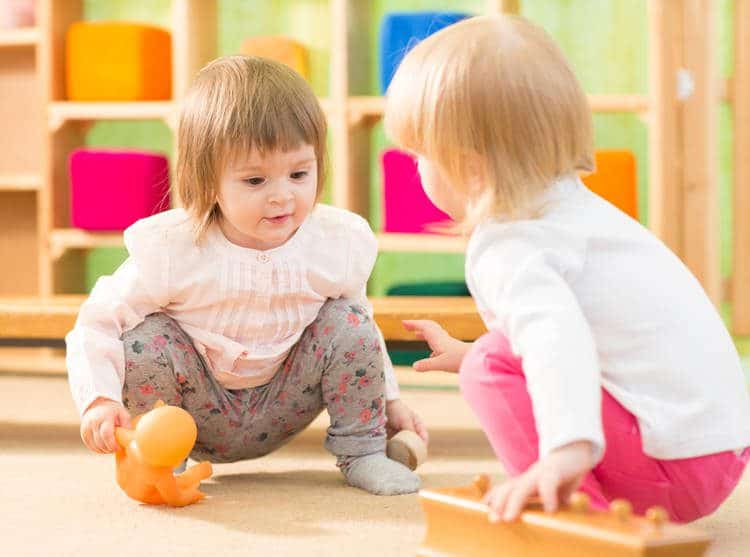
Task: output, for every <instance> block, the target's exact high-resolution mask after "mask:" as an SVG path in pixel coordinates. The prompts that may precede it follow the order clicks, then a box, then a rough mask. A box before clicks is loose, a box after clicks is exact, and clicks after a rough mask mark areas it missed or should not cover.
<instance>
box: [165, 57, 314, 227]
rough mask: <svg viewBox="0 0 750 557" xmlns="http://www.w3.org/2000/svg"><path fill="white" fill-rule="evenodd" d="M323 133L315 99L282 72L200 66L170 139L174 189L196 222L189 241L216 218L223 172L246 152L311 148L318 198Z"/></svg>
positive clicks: (233, 61)
mask: <svg viewBox="0 0 750 557" xmlns="http://www.w3.org/2000/svg"><path fill="white" fill-rule="evenodd" d="M326 129H327V126H326V119H325V115H324V113H323V110H322V108H321V107H320V103H319V102H318V100H317V98H316V97H315V95H314V94H313V92H312V90H311V89H310V87H309V86H308V84H307V82H305V80H304V79H303V78H302V77H301V76H300V75H299V74H297V73H296V72H295V71H294V70H292V69H290V68H288V67H287V66H285V65H283V64H280V63H278V62H274V61H272V60H266V59H263V58H257V57H250V56H227V57H224V58H218V59H216V60H214V61H213V62H211V63H209V64H208V65H207V66H206V67H204V68H203V69H202V70H201V71H200V72H199V73H198V76H197V77H196V79H195V81H194V83H193V85H192V87H191V88H190V91H189V92H188V93H187V95H186V97H185V99H184V103H183V107H182V113H181V115H180V125H179V132H178V139H177V142H178V145H177V168H176V188H175V189H176V191H177V196H178V198H179V200H180V202H181V204H182V206H183V207H184V208H185V209H186V210H187V212H188V213H189V214H190V216H191V217H193V219H194V221H195V223H196V238H197V239H198V240H200V238H201V237H202V236H203V234H204V233H205V231H206V229H207V228H208V227H209V226H210V225H211V223H213V222H215V221H216V220H217V219H218V218H219V216H220V214H221V213H220V210H219V206H218V204H217V197H218V194H219V181H220V179H221V173H222V171H223V169H224V167H225V165H226V164H228V163H230V162H232V161H233V160H234V159H235V158H236V157H242V156H246V155H247V154H248V153H250V151H251V150H257V151H259V152H260V153H261V154H263V153H267V152H269V151H274V150H277V149H278V150H281V151H288V150H291V149H295V148H297V147H299V146H301V145H302V144H309V145H312V146H313V148H314V149H315V157H316V158H317V166H318V184H317V193H316V199H317V198H318V197H320V194H321V191H322V189H323V184H324V182H325V173H326Z"/></svg>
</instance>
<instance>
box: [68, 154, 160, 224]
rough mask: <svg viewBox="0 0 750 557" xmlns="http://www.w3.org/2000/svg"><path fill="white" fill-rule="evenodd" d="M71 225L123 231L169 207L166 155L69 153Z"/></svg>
mask: <svg viewBox="0 0 750 557" xmlns="http://www.w3.org/2000/svg"><path fill="white" fill-rule="evenodd" d="M70 196H71V204H70V206H71V217H70V220H71V224H72V225H73V226H74V227H78V228H83V229H86V230H125V229H126V228H127V227H128V226H130V225H131V224H133V223H134V222H135V221H137V220H138V219H142V218H144V217H148V216H150V215H153V214H155V213H158V212H160V211H164V210H166V209H168V208H169V165H168V162H167V158H166V157H165V156H163V155H160V154H158V153H149V152H145V151H120V150H118V151H112V150H101V149H78V150H77V151H74V152H73V154H72V155H71V156H70Z"/></svg>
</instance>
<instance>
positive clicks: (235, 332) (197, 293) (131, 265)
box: [66, 205, 399, 413]
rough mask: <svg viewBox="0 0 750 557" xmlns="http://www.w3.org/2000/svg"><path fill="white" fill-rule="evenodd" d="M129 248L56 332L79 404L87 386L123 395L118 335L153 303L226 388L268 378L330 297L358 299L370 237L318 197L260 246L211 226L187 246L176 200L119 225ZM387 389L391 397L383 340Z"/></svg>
mask: <svg viewBox="0 0 750 557" xmlns="http://www.w3.org/2000/svg"><path fill="white" fill-rule="evenodd" d="M124 240H125V246H126V248H127V250H128V253H129V257H128V259H127V260H126V261H125V262H124V263H123V264H122V265H121V266H120V267H119V268H118V269H117V271H115V272H114V274H112V275H111V276H106V277H102V278H100V279H99V280H98V281H97V283H96V285H95V287H94V289H93V291H92V292H91V295H90V296H89V298H88V299H87V301H86V302H85V303H84V304H83V305H82V307H81V311H80V313H79V315H78V319H77V321H76V325H75V328H74V329H73V330H72V331H71V332H70V333H68V335H67V337H66V343H67V357H66V364H67V368H68V376H69V381H70V387H71V392H72V394H73V399H74V400H75V403H76V406H77V407H78V410H79V411H80V412H81V413H83V412H84V411H85V409H86V408H87V407H88V406H89V405H90V404H91V402H93V401H94V400H95V399H96V398H98V397H105V398H109V399H112V400H115V401H118V402H121V401H122V386H123V382H124V368H125V363H124V348H123V343H122V341H121V340H120V337H121V336H122V334H123V333H124V332H125V331H128V330H130V329H133V328H134V327H136V326H137V325H138V324H139V323H141V322H142V321H143V320H144V318H145V317H146V316H147V315H148V314H150V313H154V312H158V311H160V312H164V313H165V314H167V315H169V316H170V317H172V318H173V319H175V321H177V323H178V324H179V325H180V327H181V328H182V329H183V330H184V331H185V332H186V333H187V334H188V335H189V336H190V337H191V338H192V340H193V343H194V345H195V348H196V350H197V351H198V352H199V353H200V354H201V355H202V356H203V357H204V360H205V361H206V363H207V364H208V366H209V367H210V371H211V372H212V373H213V374H214V375H215V376H216V378H217V380H218V381H219V383H220V384H221V385H222V386H224V387H225V388H227V389H242V388H250V387H256V386H259V385H263V384H265V383H268V382H269V381H270V380H271V378H272V377H273V376H274V374H275V373H276V371H277V370H278V369H279V368H280V366H281V365H282V363H283V361H284V359H285V358H286V356H287V355H288V354H289V353H290V351H291V349H292V347H293V346H294V345H295V344H296V343H297V341H298V340H299V339H300V337H301V336H302V333H303V331H304V330H305V328H306V327H307V326H308V325H309V324H310V323H312V322H313V321H314V320H315V318H316V316H317V315H318V312H319V311H320V309H321V307H322V306H323V304H324V303H325V301H326V300H327V299H329V298H342V297H343V298H350V299H352V300H353V301H355V302H357V303H361V304H364V305H365V307H366V308H367V309H368V311H369V312H370V314H372V306H371V305H370V303H369V302H368V300H367V297H366V294H365V289H366V285H367V280H368V278H369V276H370V273H371V271H372V267H373V265H374V263H375V258H376V257H377V242H376V240H375V236H374V234H373V233H372V230H371V229H370V227H369V225H368V224H367V222H366V221H365V220H364V219H362V218H361V217H359V216H357V215H355V214H353V213H350V212H348V211H344V210H342V209H337V208H334V207H330V206H326V205H318V206H317V207H316V208H315V210H314V211H313V212H312V214H311V215H310V216H309V217H308V218H307V219H306V220H305V222H304V223H303V224H302V226H301V227H300V228H299V229H298V230H297V232H296V233H295V234H294V235H293V236H292V237H291V238H290V239H289V240H288V241H287V242H286V243H285V244H283V245H281V246H279V247H277V248H274V249H270V250H266V251H259V250H254V249H249V248H244V247H240V246H237V245H235V244H232V243H231V242H229V241H228V240H227V239H226V238H225V236H224V235H223V233H222V232H221V230H220V229H219V227H218V226H216V225H214V226H212V227H211V228H210V229H209V230H208V232H207V234H206V237H205V239H204V240H203V241H202V242H201V243H200V244H199V245H196V243H195V241H194V235H193V229H192V222H191V221H190V218H189V217H188V215H187V214H186V213H185V211H184V210H182V209H174V210H171V211H166V212H164V213H160V214H158V215H155V216H153V217H149V218H146V219H143V220H141V221H138V222H137V223H135V224H134V225H133V226H131V227H130V228H128V229H127V230H126V231H125V233H124ZM381 345H383V357H384V361H385V377H386V398H387V399H388V400H392V399H395V398H398V396H399V390H398V383H397V381H396V378H395V375H394V372H393V366H392V364H391V362H390V359H389V358H388V354H387V352H386V351H385V347H384V343H383V339H382V335H381Z"/></svg>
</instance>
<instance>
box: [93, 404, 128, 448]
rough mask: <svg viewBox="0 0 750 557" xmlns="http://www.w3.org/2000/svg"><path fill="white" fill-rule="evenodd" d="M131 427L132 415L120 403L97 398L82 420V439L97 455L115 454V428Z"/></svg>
mask: <svg viewBox="0 0 750 557" xmlns="http://www.w3.org/2000/svg"><path fill="white" fill-rule="evenodd" d="M118 426H122V427H130V413H129V412H128V411H127V410H126V409H125V407H124V406H123V405H122V404H120V403H119V402H115V401H114V400H110V399H108V398H102V397H99V398H97V399H96V400H95V401H94V402H92V403H91V405H90V406H89V407H88V408H87V409H86V412H84V414H83V418H81V439H83V442H84V444H85V445H86V446H87V447H88V448H89V449H91V450H92V451H94V452H96V453H103V454H106V453H114V452H116V451H117V449H118V445H117V440H116V439H115V427H118Z"/></svg>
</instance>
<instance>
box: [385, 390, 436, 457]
mask: <svg viewBox="0 0 750 557" xmlns="http://www.w3.org/2000/svg"><path fill="white" fill-rule="evenodd" d="M385 416H386V418H387V419H388V421H387V422H386V426H385V428H386V433H387V434H388V438H390V437H392V436H394V435H396V434H397V433H398V432H399V431H401V430H402V429H408V430H410V431H413V432H414V433H416V434H417V435H419V436H420V437H421V438H422V441H424V443H425V445H427V443H428V441H429V439H430V436H429V434H428V433H427V428H426V427H425V425H424V422H422V418H420V417H419V415H418V414H417V413H416V412H415V411H414V410H412V409H411V408H409V407H408V406H407V405H406V404H405V403H404V401H402V400H401V399H398V398H397V399H395V400H389V401H388V402H386V403H385Z"/></svg>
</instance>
